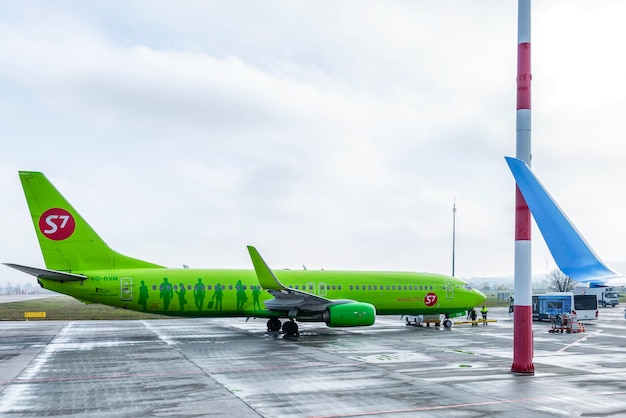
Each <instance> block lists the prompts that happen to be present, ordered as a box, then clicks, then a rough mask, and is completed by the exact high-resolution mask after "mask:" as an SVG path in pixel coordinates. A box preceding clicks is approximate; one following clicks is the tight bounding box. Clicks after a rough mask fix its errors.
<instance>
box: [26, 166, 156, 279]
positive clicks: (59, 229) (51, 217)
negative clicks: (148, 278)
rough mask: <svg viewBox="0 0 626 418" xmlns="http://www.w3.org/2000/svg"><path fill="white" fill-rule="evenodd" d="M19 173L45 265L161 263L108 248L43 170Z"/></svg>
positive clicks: (78, 266) (101, 266) (62, 267)
mask: <svg viewBox="0 0 626 418" xmlns="http://www.w3.org/2000/svg"><path fill="white" fill-rule="evenodd" d="M19 175H20V181H21V182H22V188H23V189H24V194H25V196H26V202H27V203H28V208H29V210H30V216H31V218H32V221H33V226H34V227H35V232H36V234H37V239H38V241H39V246H40V247H41V252H42V254H43V258H44V261H45V263H46V268H48V269H51V270H57V271H66V272H71V271H82V270H94V269H115V268H118V269H121V268H151V267H161V266H159V265H156V264H152V263H149V262H146V261H142V260H137V259H134V258H131V257H127V256H125V255H122V254H119V253H117V252H115V251H113V250H112V249H111V248H109V246H108V245H107V244H106V243H105V242H104V241H103V240H102V238H100V236H98V234H97V233H96V232H95V231H94V230H93V229H92V228H91V226H89V224H88V223H87V222H86V221H85V220H84V219H83V218H82V216H80V214H79V213H78V212H77V211H76V210H75V209H74V208H73V207H72V205H70V204H69V202H68V201H67V200H66V199H65V198H64V197H63V196H62V195H61V193H59V192H58V191H57V189H56V188H55V187H54V186H53V185H52V183H50V181H48V179H47V178H46V176H44V175H43V173H38V172H32V171H20V172H19Z"/></svg>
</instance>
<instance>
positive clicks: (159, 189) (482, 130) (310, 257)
mask: <svg viewBox="0 0 626 418" xmlns="http://www.w3.org/2000/svg"><path fill="white" fill-rule="evenodd" d="M533 7H534V9H533V18H534V23H533V77H534V78H533V155H534V160H533V164H534V166H535V168H536V170H537V171H538V173H539V175H540V176H541V177H542V179H544V182H545V183H546V184H547V185H548V186H551V187H550V188H551V190H552V191H553V192H554V193H555V196H557V198H558V199H559V201H560V203H561V204H562V206H563V207H564V208H565V209H566V211H567V212H568V213H570V212H572V215H571V217H572V219H576V220H580V222H581V225H580V229H581V230H582V231H583V232H584V233H587V231H589V235H588V236H587V238H588V240H589V241H590V242H591V243H592V244H596V243H598V244H597V247H596V249H597V251H598V252H599V253H600V254H601V255H603V257H604V258H605V259H607V260H609V261H610V260H612V259H616V260H621V259H623V256H622V255H621V254H623V248H624V247H623V244H621V243H618V235H619V233H621V232H625V233H626V231H623V230H621V227H620V226H619V225H617V226H616V223H618V219H619V207H620V204H621V193H620V182H619V181H618V179H621V178H624V174H626V173H623V170H624V168H622V167H623V164H621V162H622V161H623V159H624V152H623V151H622V147H621V146H619V140H620V138H621V136H622V134H623V129H624V128H623V127H622V126H621V124H620V117H621V113H622V107H623V105H624V102H625V100H624V92H625V91H626V90H625V89H624V86H623V85H622V84H621V81H620V80H621V78H620V74H619V71H621V68H623V63H622V57H621V56H620V55H619V54H618V53H616V51H619V50H620V48H621V45H620V44H619V39H622V38H623V36H622V35H623V34H622V32H621V31H623V30H624V29H622V27H621V26H620V25H618V22H617V21H616V19H617V16H621V15H623V13H622V10H621V8H622V7H623V6H621V5H620V4H619V3H615V2H610V1H608V0H607V1H598V2H593V3H588V2H582V1H574V2H572V1H569V2H566V1H554V2H551V3H549V4H538V3H536V4H534V5H533ZM516 13H517V6H516V3H515V2H512V1H509V2H503V1H500V0H498V1H495V0H494V1H488V2H485V3H484V4H483V6H482V7H480V8H477V7H475V5H473V4H470V3H467V2H463V1H455V2H416V3H413V2H402V1H397V2H385V3H380V2H360V1H359V2H356V1H355V2H341V3H339V4H337V3H336V2H335V3H331V2H328V3H324V2H322V3H319V2H317V3H315V4H314V5H312V4H307V3H295V4H294V3H290V2H281V1H270V2H263V3H262V4H261V3H259V4H255V3H252V4H247V6H246V7H245V8H242V7H240V5H237V4H233V5H231V4H229V3H224V2H191V1H190V2H183V3H170V2H153V1H150V2H132V3H126V2H107V3H101V4H100V3H83V2H71V1H70V2H66V3H63V4H56V5H54V7H53V6H52V5H48V4H47V3H44V2H19V3H15V4H11V5H7V6H6V9H5V13H4V15H3V16H2V17H0V38H2V39H3V42H2V43H1V44H0V91H2V93H3V94H1V95H0V97H1V98H0V141H2V146H3V151H4V152H3V153H2V157H0V190H1V191H4V193H3V195H4V196H5V199H3V201H4V202H5V205H4V206H3V209H2V212H0V213H2V216H3V222H1V223H0V237H1V238H0V252H2V253H3V254H5V256H8V257H9V259H6V260H4V261H7V262H10V261H15V262H22V263H24V264H35V265H39V264H41V256H40V255H39V254H38V250H37V247H36V242H35V237H34V234H33V231H32V226H31V225H29V222H28V216H27V214H26V213H25V212H24V210H25V209H24V208H25V205H24V201H23V197H22V196H21V192H20V190H19V184H18V181H17V176H16V174H15V171H17V169H35V170H40V171H44V172H46V173H47V175H48V176H49V177H50V178H51V179H52V180H53V181H54V182H55V184H56V185H57V187H58V188H59V189H60V190H61V191H62V192H63V193H64V194H65V195H66V196H67V197H68V198H70V200H71V201H72V202H73V203H74V205H75V207H76V208H77V209H78V210H80V211H81V212H82V213H83V215H84V216H85V217H86V218H87V219H88V220H89V222H90V223H92V225H93V226H94V227H95V228H96V230H98V231H99V232H100V233H101V235H102V236H103V237H104V238H105V240H107V241H108V242H109V244H110V245H111V246H113V247H114V248H116V249H117V250H119V251H121V252H124V253H128V254H129V255H132V256H135V257H139V258H145V259H148V260H151V261H154V262H158V263H162V264H166V265H180V264H183V263H186V264H190V265H192V266H195V267H213V266H215V267H248V266H249V261H248V259H247V253H246V251H245V245H246V244H255V245H257V246H258V247H259V249H260V250H261V252H262V253H263V254H264V256H265V258H267V260H268V262H269V263H270V264H271V265H275V266H276V267H293V268H297V267H299V266H300V265H301V264H306V265H307V267H309V268H321V267H324V268H346V269H347V268H351V269H394V270H418V271H434V272H441V273H449V272H450V264H451V235H452V231H451V228H452V225H451V223H452V219H451V214H452V213H451V205H452V201H453V199H454V198H455V196H456V199H457V207H458V210H459V211H458V213H457V266H456V271H457V274H458V275H460V276H465V277H471V276H478V275H498V274H500V275H507V274H511V273H512V270H513V233H512V230H513V196H514V192H513V180H512V179H511V176H510V174H509V173H508V171H507V168H506V164H505V163H504V160H503V158H502V157H503V156H504V155H512V154H514V150H515V108H514V106H515V68H516V62H515V60H516V49H515V48H516V33H517V29H516V25H517V19H516ZM583 57H584V58H583ZM599 72H601V75H598V73H599ZM598 185H601V187H598ZM607 194H609V195H610V196H606V195H607ZM611 195H612V196H611ZM611 199H613V200H611ZM621 236H623V234H622V235H621ZM535 238H537V239H536V241H540V240H539V239H538V238H539V235H538V233H537V234H535ZM541 245H542V244H541V243H540V242H536V243H535V246H536V250H535V253H536V256H535V265H534V271H535V272H537V271H538V272H543V271H544V270H545V262H546V259H548V258H549V255H548V254H547V252H546V250H545V247H542V246H541ZM605 251H606V255H605V254H604V252H605ZM5 274H7V275H8V274H12V272H9V273H7V272H5ZM18 274H19V273H18Z"/></svg>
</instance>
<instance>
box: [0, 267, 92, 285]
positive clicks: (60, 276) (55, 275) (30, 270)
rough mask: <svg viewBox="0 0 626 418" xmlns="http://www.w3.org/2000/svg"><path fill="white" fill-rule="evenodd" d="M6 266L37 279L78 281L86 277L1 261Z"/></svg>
mask: <svg viewBox="0 0 626 418" xmlns="http://www.w3.org/2000/svg"><path fill="white" fill-rule="evenodd" d="M3 264H4V265H5V266H7V267H11V268H14V269H16V270H19V271H21V272H24V273H26V274H30V275H32V276H35V277H37V278H38V279H40V278H41V279H48V280H54V281H55V282H79V281H82V280H86V279H87V278H88V277H87V276H83V275H82V274H74V273H66V272H63V271H56V270H46V269H40V268H37V267H28V266H21V265H19V264H11V263H3Z"/></svg>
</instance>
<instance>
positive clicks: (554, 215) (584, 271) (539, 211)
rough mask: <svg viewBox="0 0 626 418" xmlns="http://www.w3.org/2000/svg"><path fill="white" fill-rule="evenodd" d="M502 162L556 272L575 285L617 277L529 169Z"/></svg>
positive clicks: (509, 160) (516, 162)
mask: <svg viewBox="0 0 626 418" xmlns="http://www.w3.org/2000/svg"><path fill="white" fill-rule="evenodd" d="M505 159H506V162H507V164H508V165H509V168H510V169H511V172H512V173H513V176H514V177H515V181H516V182H517V186H518V187H519V190H520V192H521V193H522V196H524V200H525V201H526V203H527V204H528V207H529V208H530V212H531V213H532V215H533V218H534V219H535V222H537V226H538V227H539V230H540V231H541V235H543V238H544V240H545V241H546V244H547V245H548V249H549V250H550V252H551V253H552V257H553V258H554V261H555V262H556V264H557V265H558V266H559V269H561V271H562V272H563V273H564V274H566V275H568V276H569V277H571V278H572V279H574V280H576V281H579V282H589V281H591V280H602V279H608V278H614V277H620V276H621V275H620V274H618V273H616V272H615V271H613V270H612V269H610V268H609V267H607V265H606V264H605V263H604V262H603V261H602V260H600V258H599V257H598V256H597V255H596V253H595V252H594V251H593V250H592V249H591V247H590V246H589V244H587V242H586V241H585V239H584V238H583V237H582V235H581V234H580V232H578V230H577V229H576V227H575V226H574V224H572V222H571V221H570V220H569V219H568V218H567V216H566V215H565V213H564V212H563V210H562V209H561V208H560V207H559V205H558V204H557V203H556V202H555V201H554V199H553V198H552V196H550V194H549V193H548V192H547V190H546V189H545V187H543V185H542V184H541V182H540V181H539V180H538V179H537V177H536V176H535V175H534V173H533V172H532V171H531V170H530V167H528V165H527V164H526V163H525V162H524V161H522V160H519V159H517V158H512V157H505Z"/></svg>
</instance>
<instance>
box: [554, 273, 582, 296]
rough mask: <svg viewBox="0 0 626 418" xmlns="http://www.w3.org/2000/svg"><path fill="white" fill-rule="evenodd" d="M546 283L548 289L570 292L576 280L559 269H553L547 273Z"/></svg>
mask: <svg viewBox="0 0 626 418" xmlns="http://www.w3.org/2000/svg"><path fill="white" fill-rule="evenodd" d="M548 283H549V284H550V289H551V290H555V291H557V292H571V291H572V290H574V288H575V287H576V285H577V284H578V282H577V281H576V280H574V279H572V278H570V277H569V276H567V275H566V274H565V273H563V272H562V271H561V270H559V269H554V270H552V271H551V272H550V273H549V274H548Z"/></svg>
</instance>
